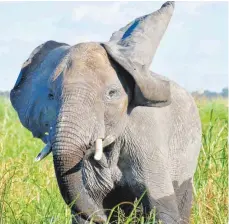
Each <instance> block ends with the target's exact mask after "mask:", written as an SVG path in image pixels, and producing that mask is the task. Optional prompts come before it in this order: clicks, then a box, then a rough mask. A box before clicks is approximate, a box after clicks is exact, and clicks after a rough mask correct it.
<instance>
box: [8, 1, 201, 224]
mask: <svg viewBox="0 0 229 224" xmlns="http://www.w3.org/2000/svg"><path fill="white" fill-rule="evenodd" d="M173 10H174V3H173V2H166V3H165V4H163V5H162V7H161V8H160V9H159V10H158V11H156V12H153V13H152V14H149V15H146V16H143V17H141V18H137V19H136V20H134V21H133V22H131V23H129V24H128V25H127V26H126V27H124V28H121V29H120V30H119V31H117V32H115V33H113V35H112V37H111V39H110V41H109V42H106V43H94V42H88V43H80V44H77V45H74V46H69V45H67V44H64V43H57V42H55V41H48V42H46V43H44V44H42V45H40V46H39V47H37V48H36V49H35V50H34V51H33V52H32V54H31V55H30V57H29V59H28V60H27V61H26V62H25V63H24V65H23V66H22V69H21V72H20V75H19V77H18V80H17V82H16V84H15V86H14V88H13V89H12V90H11V95H10V97H11V102H12V105H13V106H14V108H15V109H16V111H17V113H18V116H19V118H20V121H21V123H22V124H23V125H24V126H25V127H26V128H27V129H29V130H30V131H31V132H32V133H33V136H34V137H37V138H40V139H42V140H43V141H44V142H45V143H46V144H47V145H46V147H45V148H44V150H42V151H41V153H40V155H39V156H38V158H37V160H40V159H42V158H44V157H45V156H46V155H47V154H49V153H50V152H52V154H53V161H54V167H55V173H56V177H57V181H58V185H59V188H60V192H61V194H62V196H63V199H64V200H65V202H66V203H67V204H68V205H69V206H70V207H71V211H72V214H73V216H74V217H73V223H87V222H88V223H89V221H90V220H91V218H92V216H93V222H94V223H104V222H106V220H107V217H108V212H106V210H105V209H110V208H112V207H113V206H115V205H116V204H118V203H120V202H122V201H130V202H133V201H134V200H135V199H136V198H140V197H141V196H142V195H143V194H144V193H145V194H144V196H143V198H142V200H141V205H142V207H143V211H144V214H145V215H146V216H147V215H148V214H149V212H150V211H151V210H152V209H153V208H154V207H156V211H157V213H156V214H157V219H160V220H161V221H162V222H163V223H167V224H171V223H187V222H188V220H189V216H190V209H191V203H192V181H193V175H194V172H195V169H196V165H197V159H198V154H199V150H200V147H201V123H200V118H199V114H198V110H197V107H196V105H195V102H194V100H193V98H192V97H191V95H190V94H189V93H188V92H186V91H185V90H184V89H183V88H181V87H180V86H179V85H177V84H176V83H174V82H173V81H171V80H169V79H167V78H165V77H163V76H161V75H157V74H155V73H153V72H151V71H150V70H149V66H150V64H151V61H152V58H153V56H154V54H155V52H156V49H157V46H158V45H159V42H160V40H161V38H162V36H163V34H164V32H165V30H166V28H167V26H168V23H169V21H170V18H171V16H172V14H173ZM122 209H123V210H124V212H126V213H127V214H128V212H129V209H130V208H129V207H127V206H126V207H125V206H123V207H122Z"/></svg>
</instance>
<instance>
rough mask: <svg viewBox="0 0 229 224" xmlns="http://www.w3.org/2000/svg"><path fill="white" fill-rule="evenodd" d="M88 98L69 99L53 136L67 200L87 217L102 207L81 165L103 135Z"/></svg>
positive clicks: (61, 112) (62, 188)
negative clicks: (88, 187)
mask: <svg viewBox="0 0 229 224" xmlns="http://www.w3.org/2000/svg"><path fill="white" fill-rule="evenodd" d="M85 100H86V101H84V102H83V103H82V99H79V98H78V97H77V99H76V98H74V100H71V99H67V100H65V102H64V104H63V105H62V107H61V109H60V113H59V116H58V118H57V123H56V127H55V131H54V133H53V136H52V151H53V160H54V166H55V172H56V177H57V181H58V185H59V188H60V192H61V194H62V196H63V198H64V200H65V202H66V203H67V204H68V205H70V206H71V208H72V210H73V211H74V212H75V213H80V214H81V217H83V218H84V219H87V218H88V217H89V216H90V215H91V214H92V213H93V212H95V211H96V210H97V209H98V208H97V207H96V206H95V203H94V202H93V201H92V199H91V198H90V197H89V195H88V194H87V191H86V190H85V186H84V184H83V180H82V173H81V164H82V158H83V157H84V154H85V152H86V150H87V148H88V146H89V145H90V144H92V143H93V142H94V141H95V140H96V138H98V137H99V136H98V135H99V134H98V133H95V129H96V126H97V125H96V123H97V122H96V116H95V114H94V113H93V112H92V110H91V108H92V103H91V101H89V99H88V98H86V99H85ZM76 102H77V103H76ZM84 181H85V180H84ZM100 217H101V216H100ZM98 218H99V217H98Z"/></svg>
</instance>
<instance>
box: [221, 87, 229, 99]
mask: <svg viewBox="0 0 229 224" xmlns="http://www.w3.org/2000/svg"><path fill="white" fill-rule="evenodd" d="M221 96H222V97H228V87H225V88H223V89H222V92H221Z"/></svg>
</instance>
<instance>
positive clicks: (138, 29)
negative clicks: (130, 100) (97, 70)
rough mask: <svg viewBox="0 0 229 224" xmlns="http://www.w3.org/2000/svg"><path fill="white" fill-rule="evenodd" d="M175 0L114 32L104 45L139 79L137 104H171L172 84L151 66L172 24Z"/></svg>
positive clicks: (135, 98)
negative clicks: (167, 29)
mask: <svg viewBox="0 0 229 224" xmlns="http://www.w3.org/2000/svg"><path fill="white" fill-rule="evenodd" d="M173 10H174V2H166V3H165V4H163V5H162V7H161V8H160V9H159V10H158V11H156V12H153V13H152V14H149V15H146V16H143V17H140V18H137V19H136V20H135V21H133V22H131V23H129V24H128V25H127V26H126V27H124V28H122V29H120V30H119V31H117V32H115V33H113V35H112V37H111V39H110V41H109V42H106V43H104V44H103V46H104V48H105V49H106V50H107V52H108V54H109V55H110V56H111V57H112V58H113V59H114V60H115V61H116V62H118V63H119V64H120V65H121V66H122V67H123V68H124V69H125V70H126V71H127V72H128V73H129V74H130V75H131V76H132V77H133V78H134V80H135V83H136V88H135V94H134V101H135V103H136V104H137V105H146V106H164V105H168V104H169V103H170V84H169V82H168V81H166V80H163V79H160V78H159V77H157V76H154V75H153V74H152V72H150V71H149V66H150V64H151V62H152V59H153V57H154V55H155V52H156V49H157V47H158V45H159V43H160V40H161V38H162V36H163V34H164V32H165V30H166V28H167V26H168V24H169V21H170V19H171V17H172V14H173Z"/></svg>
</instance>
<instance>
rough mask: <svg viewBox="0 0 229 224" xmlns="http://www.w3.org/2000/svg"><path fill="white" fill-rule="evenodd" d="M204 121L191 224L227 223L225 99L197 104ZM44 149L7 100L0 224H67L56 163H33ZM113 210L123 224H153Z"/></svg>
mask: <svg viewBox="0 0 229 224" xmlns="http://www.w3.org/2000/svg"><path fill="white" fill-rule="evenodd" d="M197 104H198V107H199V111H200V116H201V120H202V128H203V135H202V141H203V146H202V149H201V153H200V157H199V162H198V167H197V170H196V173H195V181H194V186H193V187H194V201H193V208H192V214H191V223H193V224H214V223H217V224H225V223H227V211H228V209H227V199H228V170H227V168H228V150H227V148H228V145H227V144H228V142H227V134H228V111H227V109H228V107H227V101H226V100H225V99H218V100H214V101H209V100H199V101H197ZM43 146H44V144H43V143H42V142H41V141H40V140H37V139H34V138H33V137H32V135H31V134H30V133H29V131H27V130H26V129H25V128H23V127H22V125H21V124H20V122H19V120H18V117H17V115H16V112H15V111H14V110H13V109H12V107H11V105H10V103H9V100H8V99H5V98H1V99H0V224H22V223H23V224H27V223H33V224H38V223H39V224H40V223H42V224H48V223H55V224H60V223H61V224H67V223H70V211H69V209H68V207H67V206H66V205H65V203H64V202H63V200H62V198H61V195H60V193H59V190H58V187H57V183H56V179H55V174H54V169H53V163H52V158H51V156H49V157H48V158H46V159H44V160H43V161H42V162H40V163H36V162H34V158H35V157H36V155H37V154H38V153H39V152H40V150H41V149H42V147H43ZM137 205H138V203H137V202H136V203H135V205H134V208H135V209H134V210H133V212H132V213H131V216H129V217H125V216H124V214H122V212H121V211H120V210H119V209H114V212H117V214H118V217H119V223H120V224H123V223H125V224H132V223H133V224H134V223H139V224H143V223H147V224H153V223H154V219H155V212H154V211H152V214H151V217H149V219H148V220H144V219H143V218H141V217H140V218H137V216H136V214H137V213H139V209H138V208H137Z"/></svg>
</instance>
